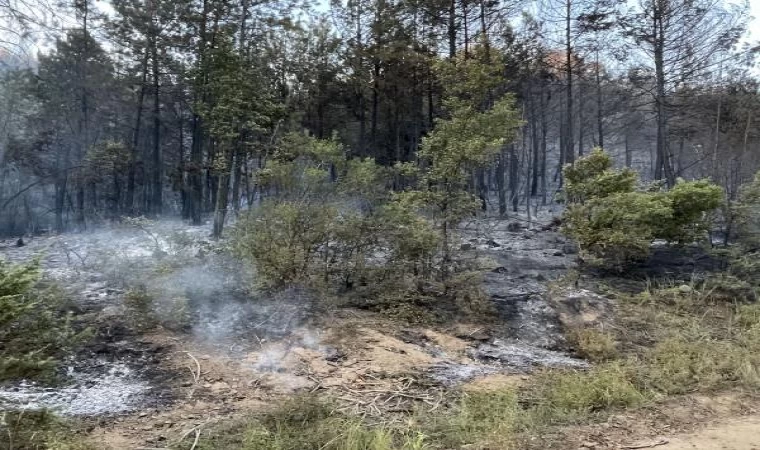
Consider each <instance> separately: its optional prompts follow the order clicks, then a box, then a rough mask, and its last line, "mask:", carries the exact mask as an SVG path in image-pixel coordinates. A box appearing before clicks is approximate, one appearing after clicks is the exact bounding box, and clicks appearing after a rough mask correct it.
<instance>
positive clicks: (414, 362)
mask: <svg viewBox="0 0 760 450" xmlns="http://www.w3.org/2000/svg"><path fill="white" fill-rule="evenodd" d="M471 225H472V224H471ZM207 234H208V230H206V229H205V228H190V227H187V226H184V225H182V224H180V223H177V222H174V223H171V222H167V223H158V224H153V225H151V226H150V228H148V229H142V228H119V229H112V230H104V231H96V232H93V233H88V234H81V235H66V236H44V237H36V238H33V239H31V240H27V244H28V245H26V246H25V247H20V248H18V247H15V245H14V244H15V242H14V241H9V242H5V243H0V255H3V256H4V257H6V258H8V259H10V260H14V261H22V260H25V259H27V258H29V257H31V256H33V255H38V254H39V255H42V256H43V267H44V273H45V276H46V277H48V278H49V279H51V280H53V281H56V282H57V283H58V284H60V285H62V286H64V287H65V288H66V291H67V294H68V295H69V297H70V298H71V299H72V305H73V306H72V307H73V308H74V309H75V310H76V312H77V317H78V318H79V319H80V321H81V322H82V323H85V324H88V325H90V326H92V327H93V328H94V330H95V337H94V339H93V340H92V342H91V343H90V344H89V345H88V346H87V347H86V348H85V349H84V350H83V351H82V352H81V353H80V354H78V355H77V357H76V358H74V359H73V360H72V361H70V362H69V363H68V364H67V367H66V369H65V371H66V374H65V375H66V377H65V381H64V383H63V385H61V386H57V387H50V386H47V387H46V386H37V385H33V384H28V383H17V384H16V385H9V386H3V387H2V388H0V398H2V399H3V400H4V401H5V402H6V403H10V404H11V405H12V407H21V408H23V407H51V408H54V409H57V410H58V411H59V412H60V413H62V414H64V415H70V416H77V417H79V418H81V419H84V420H85V421H86V422H88V423H90V424H91V425H90V426H91V428H90V432H91V436H92V437H93V439H95V440H97V442H100V443H103V445H104V448H113V449H126V448H137V447H165V446H167V445H168V444H171V443H176V442H177V441H179V440H182V439H186V438H187V436H190V435H191V434H189V433H192V431H193V430H199V429H201V428H202V427H204V426H207V425H208V424H210V423H213V422H216V421H219V420H224V419H228V418H230V417H234V416H236V415H240V414H245V413H250V412H252V411H259V410H261V409H262V408H266V407H267V406H266V405H268V404H272V403H273V402H276V401H277V400H278V399H281V398H284V397H287V396H291V395H293V394H295V393H303V392H323V393H326V394H329V395H330V396H331V397H333V398H337V399H339V401H340V404H341V408H342V409H344V410H346V411H350V412H354V413H357V414H361V415H364V416H369V417H372V416H376V417H378V418H380V417H382V418H383V419H384V420H387V419H388V417H393V414H394V413H395V412H404V411H410V410H412V409H413V408H416V407H418V406H419V405H426V407H428V408H429V409H431V410H434V409H437V408H439V407H441V406H442V405H444V404H446V402H448V401H449V398H450V396H448V395H447V393H448V392H449V391H450V389H453V388H464V389H469V388H475V389H477V388H482V387H483V386H489V387H493V386H499V385H512V384H515V383H519V382H520V380H521V377H524V376H525V375H526V374H529V373H531V372H532V371H534V370H536V369H540V368H542V367H570V368H583V367H586V365H587V364H586V362H585V361H583V360H580V359H578V358H575V357H573V355H572V353H571V352H570V349H569V348H568V346H567V344H566V343H565V341H564V338H563V333H562V332H563V327H564V326H566V324H567V323H568V322H572V321H574V320H580V321H587V320H588V321H594V320H597V319H598V317H599V315H601V314H606V313H607V312H608V309H609V308H611V307H614V305H612V301H611V300H608V299H606V298H604V297H602V296H599V295H597V294H594V293H593V292H591V291H589V290H585V289H583V287H585V286H587V285H589V286H590V285H591V283H590V282H589V280H590V281H593V275H594V274H592V273H583V274H582V275H581V279H580V282H579V285H580V287H579V288H569V289H564V290H557V286H558V283H556V281H557V280H559V279H560V278H562V277H563V276H565V275H566V274H567V273H568V271H569V270H572V269H576V266H575V260H576V257H575V255H574V246H573V245H572V244H571V243H569V242H567V240H566V239H565V238H564V237H563V236H562V235H561V234H559V233H558V232H557V231H554V230H551V229H542V227H541V226H540V224H536V225H535V226H531V227H527V226H525V224H524V223H523V222H520V223H510V222H507V221H499V220H484V221H482V222H479V223H475V224H474V225H473V226H470V227H467V228H466V229H465V230H464V240H463V244H462V245H463V249H464V250H466V251H471V252H472V253H473V255H475V254H476V253H477V258H478V261H479V265H480V266H481V268H483V269H484V270H485V275H484V278H483V285H482V288H483V290H484V292H485V293H486V294H487V296H488V298H489V299H490V301H491V302H492V305H493V307H494V308H493V310H494V311H495V314H496V317H492V318H490V320H488V321H486V322H484V323H478V322H468V321H467V319H460V320H455V321H451V322H447V323H444V324H437V325H435V326H433V325H403V324H400V323H398V321H393V320H390V319H388V318H387V317H384V316H382V315H379V314H377V313H374V312H371V311H366V310H358V309H351V308H345V307H340V308H339V307H334V308H331V307H329V306H325V305H323V304H320V305H319V306H318V307H317V304H318V303H319V302H317V301H316V300H317V299H315V298H314V297H313V295H312V294H311V293H310V292H308V291H307V290H305V289H298V288H292V289H289V290H286V291H282V292H278V293H276V294H272V293H261V292H259V291H257V290H255V289H252V288H251V286H250V277H251V272H250V269H249V268H247V267H244V266H241V264H240V263H239V262H237V261H230V260H228V259H226V258H224V257H223V256H221V255H220V254H219V253H217V252H215V251H214V246H215V245H216V244H213V243H211V242H210V241H209V240H208V239H207ZM660 251H661V250H659V249H658V250H656V252H655V256H654V257H653V258H654V260H655V261H662V264H659V265H658V264H655V265H654V266H651V265H647V266H642V268H641V271H638V272H634V273H631V274H626V275H623V276H619V275H618V278H619V279H620V280H634V281H635V282H636V283H640V282H642V281H643V280H646V278H647V277H648V276H652V275H653V274H655V273H660V274H661V273H671V271H672V273H676V274H686V273H689V272H693V271H694V270H693V269H694V268H695V267H696V268H699V269H700V270H702V268H704V270H707V269H708V268H709V267H712V266H711V264H714V262H712V261H708V260H706V259H705V258H704V257H702V256H700V255H699V254H697V253H694V254H693V255H691V256H681V253H679V258H682V259H680V260H679V259H675V260H671V259H670V256H668V255H667V253H660ZM662 252H666V250H664V249H663V250H662ZM674 261H675V262H674ZM648 271H654V272H648ZM679 276H680V275H679ZM684 276H685V275H684ZM624 282H626V281H623V282H621V283H624ZM134 287H140V288H142V289H145V290H146V291H147V292H149V293H150V294H151V296H152V297H153V298H154V300H155V303H153V304H152V305H151V308H152V309H153V310H154V312H155V316H156V317H155V318H156V319H157V320H159V321H160V322H161V323H162V324H164V325H165V326H158V327H154V328H151V329H150V330H143V331H142V332H137V331H135V329H134V323H132V322H131V321H130V320H129V314H128V310H127V309H126V308H125V306H124V300H125V297H126V295H127V293H128V292H129V290H130V289H133V288H134ZM179 317H182V320H178V318H179Z"/></svg>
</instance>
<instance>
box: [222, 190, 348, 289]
mask: <svg viewBox="0 0 760 450" xmlns="http://www.w3.org/2000/svg"><path fill="white" fill-rule="evenodd" d="M336 215H337V211H336V210H335V209H334V208H331V207H327V206H325V205H322V204H311V203H308V202H305V203H297V202H293V201H283V202H279V203H276V202H272V201H268V202H265V203H264V205H262V206H261V207H260V208H259V209H257V210H255V211H253V212H251V213H250V214H249V216H248V217H246V218H244V219H241V220H240V221H239V223H238V225H237V227H236V230H235V239H234V252H235V253H236V254H238V255H239V256H241V257H242V258H244V259H247V260H249V261H252V262H254V263H255V266H256V270H257V273H258V274H259V276H260V277H261V279H262V280H263V281H265V282H266V283H268V284H270V285H279V284H287V283H290V282H296V281H299V280H304V279H308V276H309V274H311V273H313V272H314V266H315V265H316V266H319V265H323V264H324V261H322V260H320V259H319V254H318V253H319V251H320V249H321V248H322V246H323V245H325V244H327V243H329V241H330V237H331V236H332V233H333V231H334V230H333V229H332V227H331V225H332V224H333V223H334V221H335V219H336Z"/></svg>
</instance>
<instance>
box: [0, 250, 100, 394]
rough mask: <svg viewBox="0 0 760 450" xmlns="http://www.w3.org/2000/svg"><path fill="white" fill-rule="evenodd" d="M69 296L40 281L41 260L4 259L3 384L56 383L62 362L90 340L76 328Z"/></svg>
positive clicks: (0, 300)
mask: <svg viewBox="0 0 760 450" xmlns="http://www.w3.org/2000/svg"><path fill="white" fill-rule="evenodd" d="M64 307H65V303H64V297H63V295H62V294H61V293H60V292H58V291H57V290H56V289H55V287H53V286H43V285H42V284H41V283H40V270H39V262H38V261H32V262H29V263H26V264H16V265H14V264H9V263H6V262H4V261H3V260H2V259H0V382H1V381H8V380H18V379H22V378H23V379H36V380H42V379H47V380H50V379H51V378H53V377H54V375H55V369H56V367H57V366H58V363H59V361H60V359H61V358H63V357H64V356H66V355H68V354H70V353H71V352H72V351H73V350H74V348H75V347H76V346H77V345H78V344H80V343H81V342H82V341H83V340H84V339H86V338H87V336H89V330H84V331H82V330H79V331H77V330H75V327H73V326H72V323H71V321H72V317H71V314H69V313H67V312H66V311H65V308H64Z"/></svg>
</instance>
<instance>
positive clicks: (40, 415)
mask: <svg viewBox="0 0 760 450" xmlns="http://www.w3.org/2000/svg"><path fill="white" fill-rule="evenodd" d="M74 428H75V427H74V424H72V423H69V422H65V421H63V420H61V419H60V418H58V417H56V416H55V415H54V414H52V413H50V412H48V411H18V412H11V411H4V412H0V450H96V448H97V447H95V446H93V445H90V444H88V443H87V442H86V441H85V439H84V438H82V436H80V435H79V433H78V432H77V431H76V430H75V429H74Z"/></svg>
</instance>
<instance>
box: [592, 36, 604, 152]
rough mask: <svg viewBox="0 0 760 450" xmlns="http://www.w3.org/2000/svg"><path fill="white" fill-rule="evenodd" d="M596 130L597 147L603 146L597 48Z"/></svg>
mask: <svg viewBox="0 0 760 450" xmlns="http://www.w3.org/2000/svg"><path fill="white" fill-rule="evenodd" d="M594 72H595V76H596V132H597V134H598V138H599V139H598V141H599V147H600V148H604V114H603V111H602V78H601V74H600V72H601V68H600V67H599V49H597V50H596V69H595V71H594Z"/></svg>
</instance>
